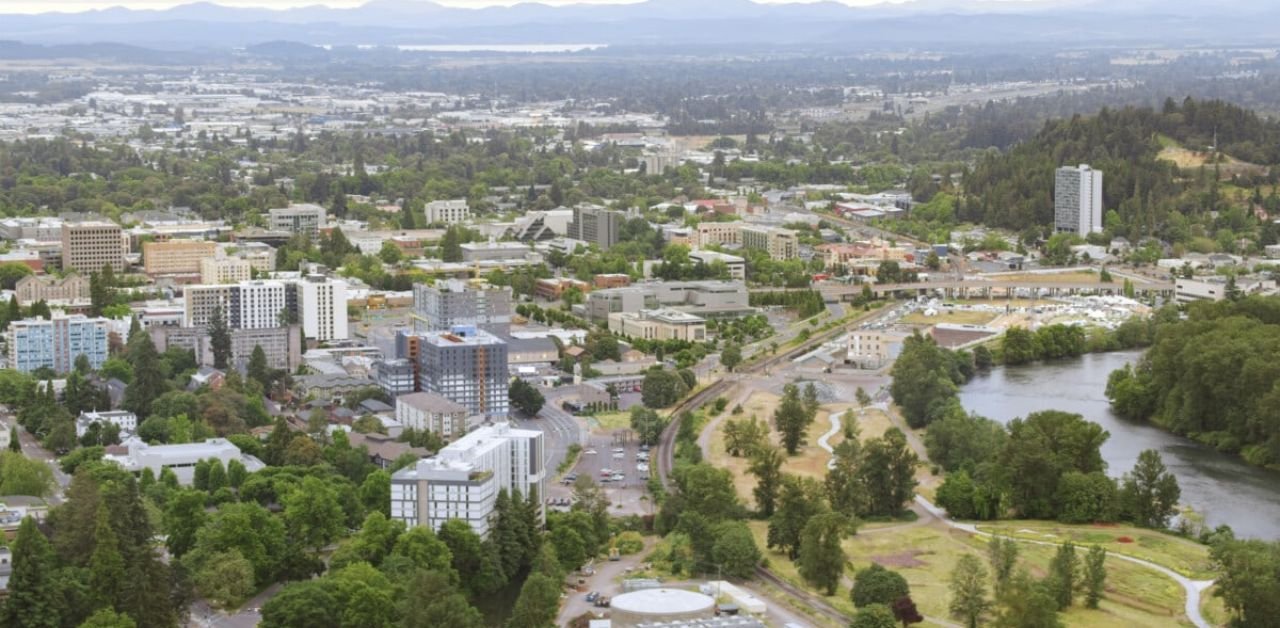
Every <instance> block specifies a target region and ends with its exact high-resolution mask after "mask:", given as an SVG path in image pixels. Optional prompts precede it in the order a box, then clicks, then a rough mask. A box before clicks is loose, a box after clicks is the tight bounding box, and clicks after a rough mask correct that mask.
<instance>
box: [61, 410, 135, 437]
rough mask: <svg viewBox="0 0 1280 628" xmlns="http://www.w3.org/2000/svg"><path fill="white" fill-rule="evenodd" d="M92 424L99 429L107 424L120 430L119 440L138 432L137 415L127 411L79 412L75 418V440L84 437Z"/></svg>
mask: <svg viewBox="0 0 1280 628" xmlns="http://www.w3.org/2000/svg"><path fill="white" fill-rule="evenodd" d="M94 423H97V424H98V426H99V427H100V428H101V427H105V426H106V425H108V424H110V425H114V426H116V427H118V428H120V435H121V438H125V437H128V436H131V435H133V434H134V433H135V432H137V431H138V415H136V414H134V413H132V412H129V411H128V410H101V411H99V410H93V411H91V412H81V413H80V416H78V417H76V438H80V437H81V436H84V435H85V432H88V431H89V427H90V426H91V425H93V424H94Z"/></svg>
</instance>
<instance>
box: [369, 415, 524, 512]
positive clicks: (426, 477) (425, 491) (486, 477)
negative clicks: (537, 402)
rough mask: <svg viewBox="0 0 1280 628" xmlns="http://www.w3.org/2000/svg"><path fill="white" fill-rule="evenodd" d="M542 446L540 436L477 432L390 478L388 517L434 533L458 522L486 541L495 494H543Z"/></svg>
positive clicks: (492, 429)
mask: <svg viewBox="0 0 1280 628" xmlns="http://www.w3.org/2000/svg"><path fill="white" fill-rule="evenodd" d="M544 447H545V444H544V437H543V434H542V432H541V431H535V430H519V429H514V428H512V427H511V426H510V424H508V423H498V424H496V425H490V426H484V427H481V428H479V429H477V430H475V431H474V432H471V433H470V434H467V435H466V436H463V437H462V438H460V439H458V440H456V441H454V442H453V443H450V444H449V445H448V446H446V447H444V448H443V449H441V450H440V452H439V453H438V454H436V455H435V456H434V457H431V458H427V459H425V460H419V461H418V463H417V464H415V465H413V466H410V467H407V468H404V469H401V470H399V471H397V472H396V473H395V474H393V475H392V476H391V518H392V519H397V520H400V521H403V522H404V523H405V525H407V526H409V527H413V526H429V527H430V528H432V529H433V530H439V529H440V526H442V525H444V523H445V522H446V521H448V520H450V519H460V520H462V521H465V522H467V524H468V525H470V526H471V529H472V530H475V532H476V533H477V534H479V535H481V536H488V534H489V529H490V527H491V526H492V525H493V519H494V515H495V513H494V509H495V506H496V503H497V499H498V492H499V491H501V490H506V491H507V492H508V493H515V492H518V493H520V494H521V495H525V496H529V495H536V496H538V498H539V500H538V501H539V503H541V501H542V500H541V497H542V496H543V495H546V494H547V493H546V470H545V468H544V465H543V461H544V459H545V458H544V455H545V454H544V453H543V451H544ZM544 517H545V512H544V511H543V510H542V509H541V507H540V510H539V522H541V520H542V519H543V518H544Z"/></svg>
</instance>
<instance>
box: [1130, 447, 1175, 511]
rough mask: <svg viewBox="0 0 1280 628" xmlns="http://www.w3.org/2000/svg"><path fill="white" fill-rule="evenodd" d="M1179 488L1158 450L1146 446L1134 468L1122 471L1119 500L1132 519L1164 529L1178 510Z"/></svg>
mask: <svg viewBox="0 0 1280 628" xmlns="http://www.w3.org/2000/svg"><path fill="white" fill-rule="evenodd" d="M1181 496H1182V489H1180V488H1179V487H1178V479H1177V478H1176V477H1174V475H1173V473H1171V472H1170V471H1169V470H1168V469H1167V468H1166V467H1165V466H1164V461H1163V460H1162V459H1161V458H1160V452H1158V451H1156V450H1154V449H1148V450H1146V451H1143V452H1142V453H1140V454H1138V462H1137V463H1136V464H1135V465H1134V466H1133V471H1132V472H1130V473H1127V474H1125V476H1124V481H1123V488H1122V489H1121V498H1120V499H1121V502H1122V503H1123V504H1124V509H1125V512H1126V514H1127V515H1128V516H1129V517H1130V518H1132V519H1133V522H1134V523H1136V524H1138V525H1140V526H1143V527H1147V528H1157V529H1159V528H1164V527H1166V526H1168V524H1169V519H1170V518H1171V517H1173V515H1175V514H1177V512H1178V498H1179V497H1181Z"/></svg>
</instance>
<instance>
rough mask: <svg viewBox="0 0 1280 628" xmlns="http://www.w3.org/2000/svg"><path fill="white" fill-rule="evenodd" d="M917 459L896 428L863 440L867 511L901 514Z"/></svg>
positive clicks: (861, 476) (861, 467) (912, 491)
mask: <svg viewBox="0 0 1280 628" xmlns="http://www.w3.org/2000/svg"><path fill="white" fill-rule="evenodd" d="M919 462H920V460H919V458H917V457H916V454H915V452H913V451H911V448H910V447H909V446H908V445H907V437H906V436H905V435H904V434H903V433H902V432H901V431H900V430H898V429H897V428H889V430H888V431H886V432H885V433H884V436H882V437H880V438H873V439H871V440H869V441H867V442H866V443H864V444H863V446H862V462H861V464H860V465H859V466H858V478H859V479H860V480H861V481H862V484H863V486H864V487H865V488H866V492H867V512H868V513H869V514H871V515H876V516H890V517H895V516H898V515H899V514H901V513H902V511H903V508H904V507H905V506H906V504H907V502H909V501H911V499H912V496H913V495H914V494H915V487H916V471H915V469H916V466H917V465H918V464H919ZM888 601H889V602H891V601H892V600H888Z"/></svg>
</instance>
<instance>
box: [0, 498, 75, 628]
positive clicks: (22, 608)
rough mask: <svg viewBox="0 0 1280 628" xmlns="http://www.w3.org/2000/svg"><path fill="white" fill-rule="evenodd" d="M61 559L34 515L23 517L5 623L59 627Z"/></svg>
mask: <svg viewBox="0 0 1280 628" xmlns="http://www.w3.org/2000/svg"><path fill="white" fill-rule="evenodd" d="M56 567H57V561H56V558H55V557H54V554H53V548H52V547H50V546H49V539H46V538H45V536H44V534H43V533H41V532H40V530H39V529H37V528H36V522H35V520H34V519H32V518H31V517H27V518H25V519H23V520H22V523H21V524H20V525H19V526H18V535H17V537H16V538H14V540H13V571H12V572H11V574H10V575H9V598H8V599H7V600H6V601H5V604H4V620H5V621H4V622H3V623H4V625H6V626H22V627H23V628H59V626H60V625H61V614H60V609H59V608H58V605H57V602H56V601H55V599H54V598H55V596H54V582H53V580H54V570H55V569H56Z"/></svg>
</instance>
